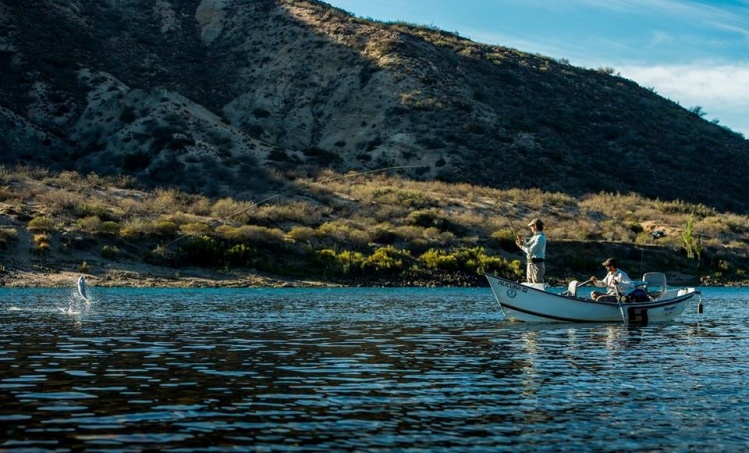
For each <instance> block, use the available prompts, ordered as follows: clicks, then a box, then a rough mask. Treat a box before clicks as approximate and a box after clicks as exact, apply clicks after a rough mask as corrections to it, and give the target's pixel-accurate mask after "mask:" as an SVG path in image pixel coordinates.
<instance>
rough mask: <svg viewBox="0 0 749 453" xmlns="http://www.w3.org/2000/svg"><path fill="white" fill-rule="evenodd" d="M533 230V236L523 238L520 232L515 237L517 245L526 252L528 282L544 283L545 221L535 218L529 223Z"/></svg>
mask: <svg viewBox="0 0 749 453" xmlns="http://www.w3.org/2000/svg"><path fill="white" fill-rule="evenodd" d="M528 226H529V227H530V228H531V231H532V232H533V236H531V237H530V238H528V239H523V238H522V237H520V235H519V234H518V235H517V237H516V238H515V245H517V246H518V247H520V250H522V251H523V252H525V256H526V258H527V260H528V268H527V271H526V274H527V275H526V279H527V280H528V283H543V282H544V275H546V266H545V265H544V259H545V258H546V235H545V234H544V223H543V222H542V221H541V219H538V218H535V219H533V220H531V223H529V224H528Z"/></svg>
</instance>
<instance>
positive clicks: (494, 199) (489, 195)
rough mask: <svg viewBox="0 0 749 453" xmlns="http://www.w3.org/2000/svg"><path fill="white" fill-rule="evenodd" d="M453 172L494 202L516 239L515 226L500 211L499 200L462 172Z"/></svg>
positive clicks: (501, 210) (502, 211)
mask: <svg viewBox="0 0 749 453" xmlns="http://www.w3.org/2000/svg"><path fill="white" fill-rule="evenodd" d="M454 172H455V173H456V174H457V175H458V176H460V177H461V178H463V179H465V180H466V182H468V183H469V184H471V185H472V186H474V187H478V188H479V190H480V191H481V192H483V193H484V195H486V196H487V197H489V198H490V199H491V200H492V201H494V205H495V206H496V207H497V208H499V211H500V212H501V213H502V215H503V216H505V219H507V223H509V224H510V228H511V229H512V232H513V234H514V235H515V237H518V236H519V234H518V230H516V229H515V225H513V224H512V220H511V219H510V216H508V215H507V213H506V212H505V210H504V209H502V205H501V204H500V203H499V200H497V198H496V197H494V196H492V195H491V194H490V193H489V192H487V191H486V189H484V188H483V186H480V185H478V184H476V183H475V182H473V181H471V180H470V179H468V176H466V175H465V174H464V173H463V172H462V171H460V169H455V170H454Z"/></svg>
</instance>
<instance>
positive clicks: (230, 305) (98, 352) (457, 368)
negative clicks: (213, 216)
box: [0, 288, 749, 452]
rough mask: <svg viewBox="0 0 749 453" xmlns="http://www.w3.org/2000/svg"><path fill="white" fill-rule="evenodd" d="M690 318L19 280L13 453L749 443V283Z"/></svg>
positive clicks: (9, 427) (2, 322)
mask: <svg viewBox="0 0 749 453" xmlns="http://www.w3.org/2000/svg"><path fill="white" fill-rule="evenodd" d="M702 293H703V303H704V308H705V310H704V313H702V314H698V313H697V311H696V301H694V303H693V304H692V305H690V306H689V307H687V311H686V312H685V313H684V314H683V315H682V317H681V318H679V319H678V320H677V321H676V322H672V323H668V324H661V325H657V324H653V325H649V326H642V327H636V326H629V327H625V326H623V325H621V324H592V325H577V324H576V325H570V324H546V325H528V324H520V323H510V322H507V321H505V319H504V317H503V315H502V314H501V312H500V311H499V309H498V306H497V305H496V302H495V301H494V299H493V296H492V294H491V291H490V290H489V289H488V288H478V289H445V288H436V289H435V288H429V289H425V288H418V289H412V288H408V289H402V288H400V289H394V288H387V289H382V288H369V289H367V288H357V289H351V288H345V289H344V288H336V289H194V290H184V289H123V288H117V289H106V288H89V295H90V296H91V302H90V303H89V304H86V303H84V302H82V301H81V300H80V299H78V298H77V296H76V294H75V292H74V290H73V288H70V289H4V288H0V313H1V315H2V316H0V450H2V451H11V452H12V451H83V450H85V451H123V450H125V451H134V450H156V449H158V450H164V451H170V450H171V451H248V450H254V451H261V452H263V451H325V452H329V451H416V452H419V451H424V452H427V451H428V452H437V451H451V452H453V451H466V452H473V451H664V452H674V451H699V452H705V451H741V450H744V451H746V450H749V432H748V431H747V428H746V427H747V426H749V386H747V383H748V382H749V289H731V288H703V289H702Z"/></svg>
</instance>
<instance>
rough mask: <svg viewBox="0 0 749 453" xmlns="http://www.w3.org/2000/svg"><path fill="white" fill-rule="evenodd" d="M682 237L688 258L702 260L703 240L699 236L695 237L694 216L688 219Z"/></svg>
mask: <svg viewBox="0 0 749 453" xmlns="http://www.w3.org/2000/svg"><path fill="white" fill-rule="evenodd" d="M681 239H682V241H683V242H684V249H685V250H686V252H687V258H689V259H690V260H691V259H695V258H696V259H697V261H700V259H701V256H702V240H701V239H700V237H699V236H698V237H696V238H695V237H694V216H692V217H690V218H689V220H688V221H687V227H686V228H684V233H682V235H681Z"/></svg>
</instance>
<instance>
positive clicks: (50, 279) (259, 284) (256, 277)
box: [0, 269, 343, 288]
mask: <svg viewBox="0 0 749 453" xmlns="http://www.w3.org/2000/svg"><path fill="white" fill-rule="evenodd" d="M80 276H84V277H85V278H86V282H87V283H88V285H89V286H91V287H104V288H118V287H119V288H287V287H288V288H291V287H300V288H301V287H321V288H328V287H336V286H343V285H336V284H332V283H330V284H329V283H323V282H316V281H305V280H295V279H291V278H280V277H270V276H265V275H260V274H257V273H252V272H235V271H231V272H229V271H226V272H224V271H222V272H209V271H204V270H194V269H180V270H178V271H177V270H175V271H172V272H165V271H155V270H152V269H149V270H131V269H127V270H126V269H116V270H108V271H105V272H101V273H96V274H92V273H87V272H73V271H53V270H50V271H28V270H20V269H16V270H6V271H4V272H2V273H0V287H5V288H66V287H72V288H74V287H75V286H76V284H77V281H78V277H80Z"/></svg>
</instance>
